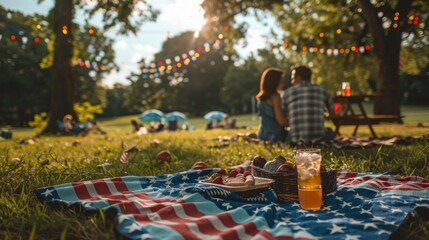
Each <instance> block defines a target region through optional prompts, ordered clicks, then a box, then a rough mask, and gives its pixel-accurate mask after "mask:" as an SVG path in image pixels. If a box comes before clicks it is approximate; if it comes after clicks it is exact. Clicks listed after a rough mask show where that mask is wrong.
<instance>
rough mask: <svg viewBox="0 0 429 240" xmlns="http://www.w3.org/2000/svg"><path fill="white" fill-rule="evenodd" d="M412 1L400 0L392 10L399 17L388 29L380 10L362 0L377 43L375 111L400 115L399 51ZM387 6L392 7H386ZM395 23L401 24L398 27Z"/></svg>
mask: <svg viewBox="0 0 429 240" xmlns="http://www.w3.org/2000/svg"><path fill="white" fill-rule="evenodd" d="M412 2H413V1H412V0H403V1H397V2H396V6H395V8H394V9H391V8H389V9H388V10H389V11H386V12H388V13H391V14H392V16H389V15H387V16H388V17H392V19H393V14H394V13H395V14H398V16H399V18H398V20H395V22H392V24H391V26H390V27H389V29H388V30H387V31H386V30H385V29H384V28H383V22H382V19H381V18H380V17H379V16H378V14H379V11H380V10H379V9H378V8H376V7H375V6H374V5H372V4H371V1H370V0H359V3H360V5H361V7H362V13H363V15H364V16H365V18H366V20H367V23H368V25H369V29H370V31H371V35H372V38H373V42H374V47H373V53H374V57H375V60H376V62H377V67H378V68H377V100H376V101H375V104H374V114H387V115H400V114H401V107H400V94H399V52H400V49H401V42H402V32H403V30H404V28H405V26H406V24H407V21H408V19H407V15H408V13H409V11H410V7H411V3H412ZM385 7H386V8H387V7H388V6H385ZM393 23H397V25H396V27H394V24H393Z"/></svg>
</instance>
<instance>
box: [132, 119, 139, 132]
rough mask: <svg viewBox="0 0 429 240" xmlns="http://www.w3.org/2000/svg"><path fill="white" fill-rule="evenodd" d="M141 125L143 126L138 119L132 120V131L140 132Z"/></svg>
mask: <svg viewBox="0 0 429 240" xmlns="http://www.w3.org/2000/svg"><path fill="white" fill-rule="evenodd" d="M140 127H142V125H141V124H139V123H138V122H137V121H136V120H134V119H133V120H131V131H132V132H133V133H135V132H138V131H139V130H140Z"/></svg>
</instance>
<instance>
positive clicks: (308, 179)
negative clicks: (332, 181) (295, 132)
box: [295, 148, 322, 210]
mask: <svg viewBox="0 0 429 240" xmlns="http://www.w3.org/2000/svg"><path fill="white" fill-rule="evenodd" d="M321 161H322V155H321V152H320V149H315V148H311V149H298V150H296V152H295V163H296V167H297V170H298V198H299V203H300V205H301V208H302V209H305V210H320V209H321V207H322V181H321V177H320V164H321Z"/></svg>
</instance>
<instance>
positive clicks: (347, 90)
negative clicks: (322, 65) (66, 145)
mask: <svg viewBox="0 0 429 240" xmlns="http://www.w3.org/2000/svg"><path fill="white" fill-rule="evenodd" d="M342 90H343V96H350V94H351V93H350V83H349V82H343V83H342Z"/></svg>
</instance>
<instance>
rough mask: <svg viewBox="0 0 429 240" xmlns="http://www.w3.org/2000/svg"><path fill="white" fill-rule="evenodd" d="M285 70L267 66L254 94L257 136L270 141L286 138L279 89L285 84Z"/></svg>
mask: <svg viewBox="0 0 429 240" xmlns="http://www.w3.org/2000/svg"><path fill="white" fill-rule="evenodd" d="M284 75H285V72H284V71H283V70H281V69H278V68H268V69H266V70H265V71H264V72H263V73H262V76H261V81H260V90H259V93H258V94H257V95H256V100H257V106H258V115H259V119H260V123H259V132H258V138H259V139H261V140H264V141H270V142H283V141H285V140H286V131H285V129H284V128H285V127H286V126H287V119H286V118H285V116H284V115H283V112H282V108H281V98H280V94H279V91H282V90H283V88H284V85H285V79H284Z"/></svg>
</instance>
